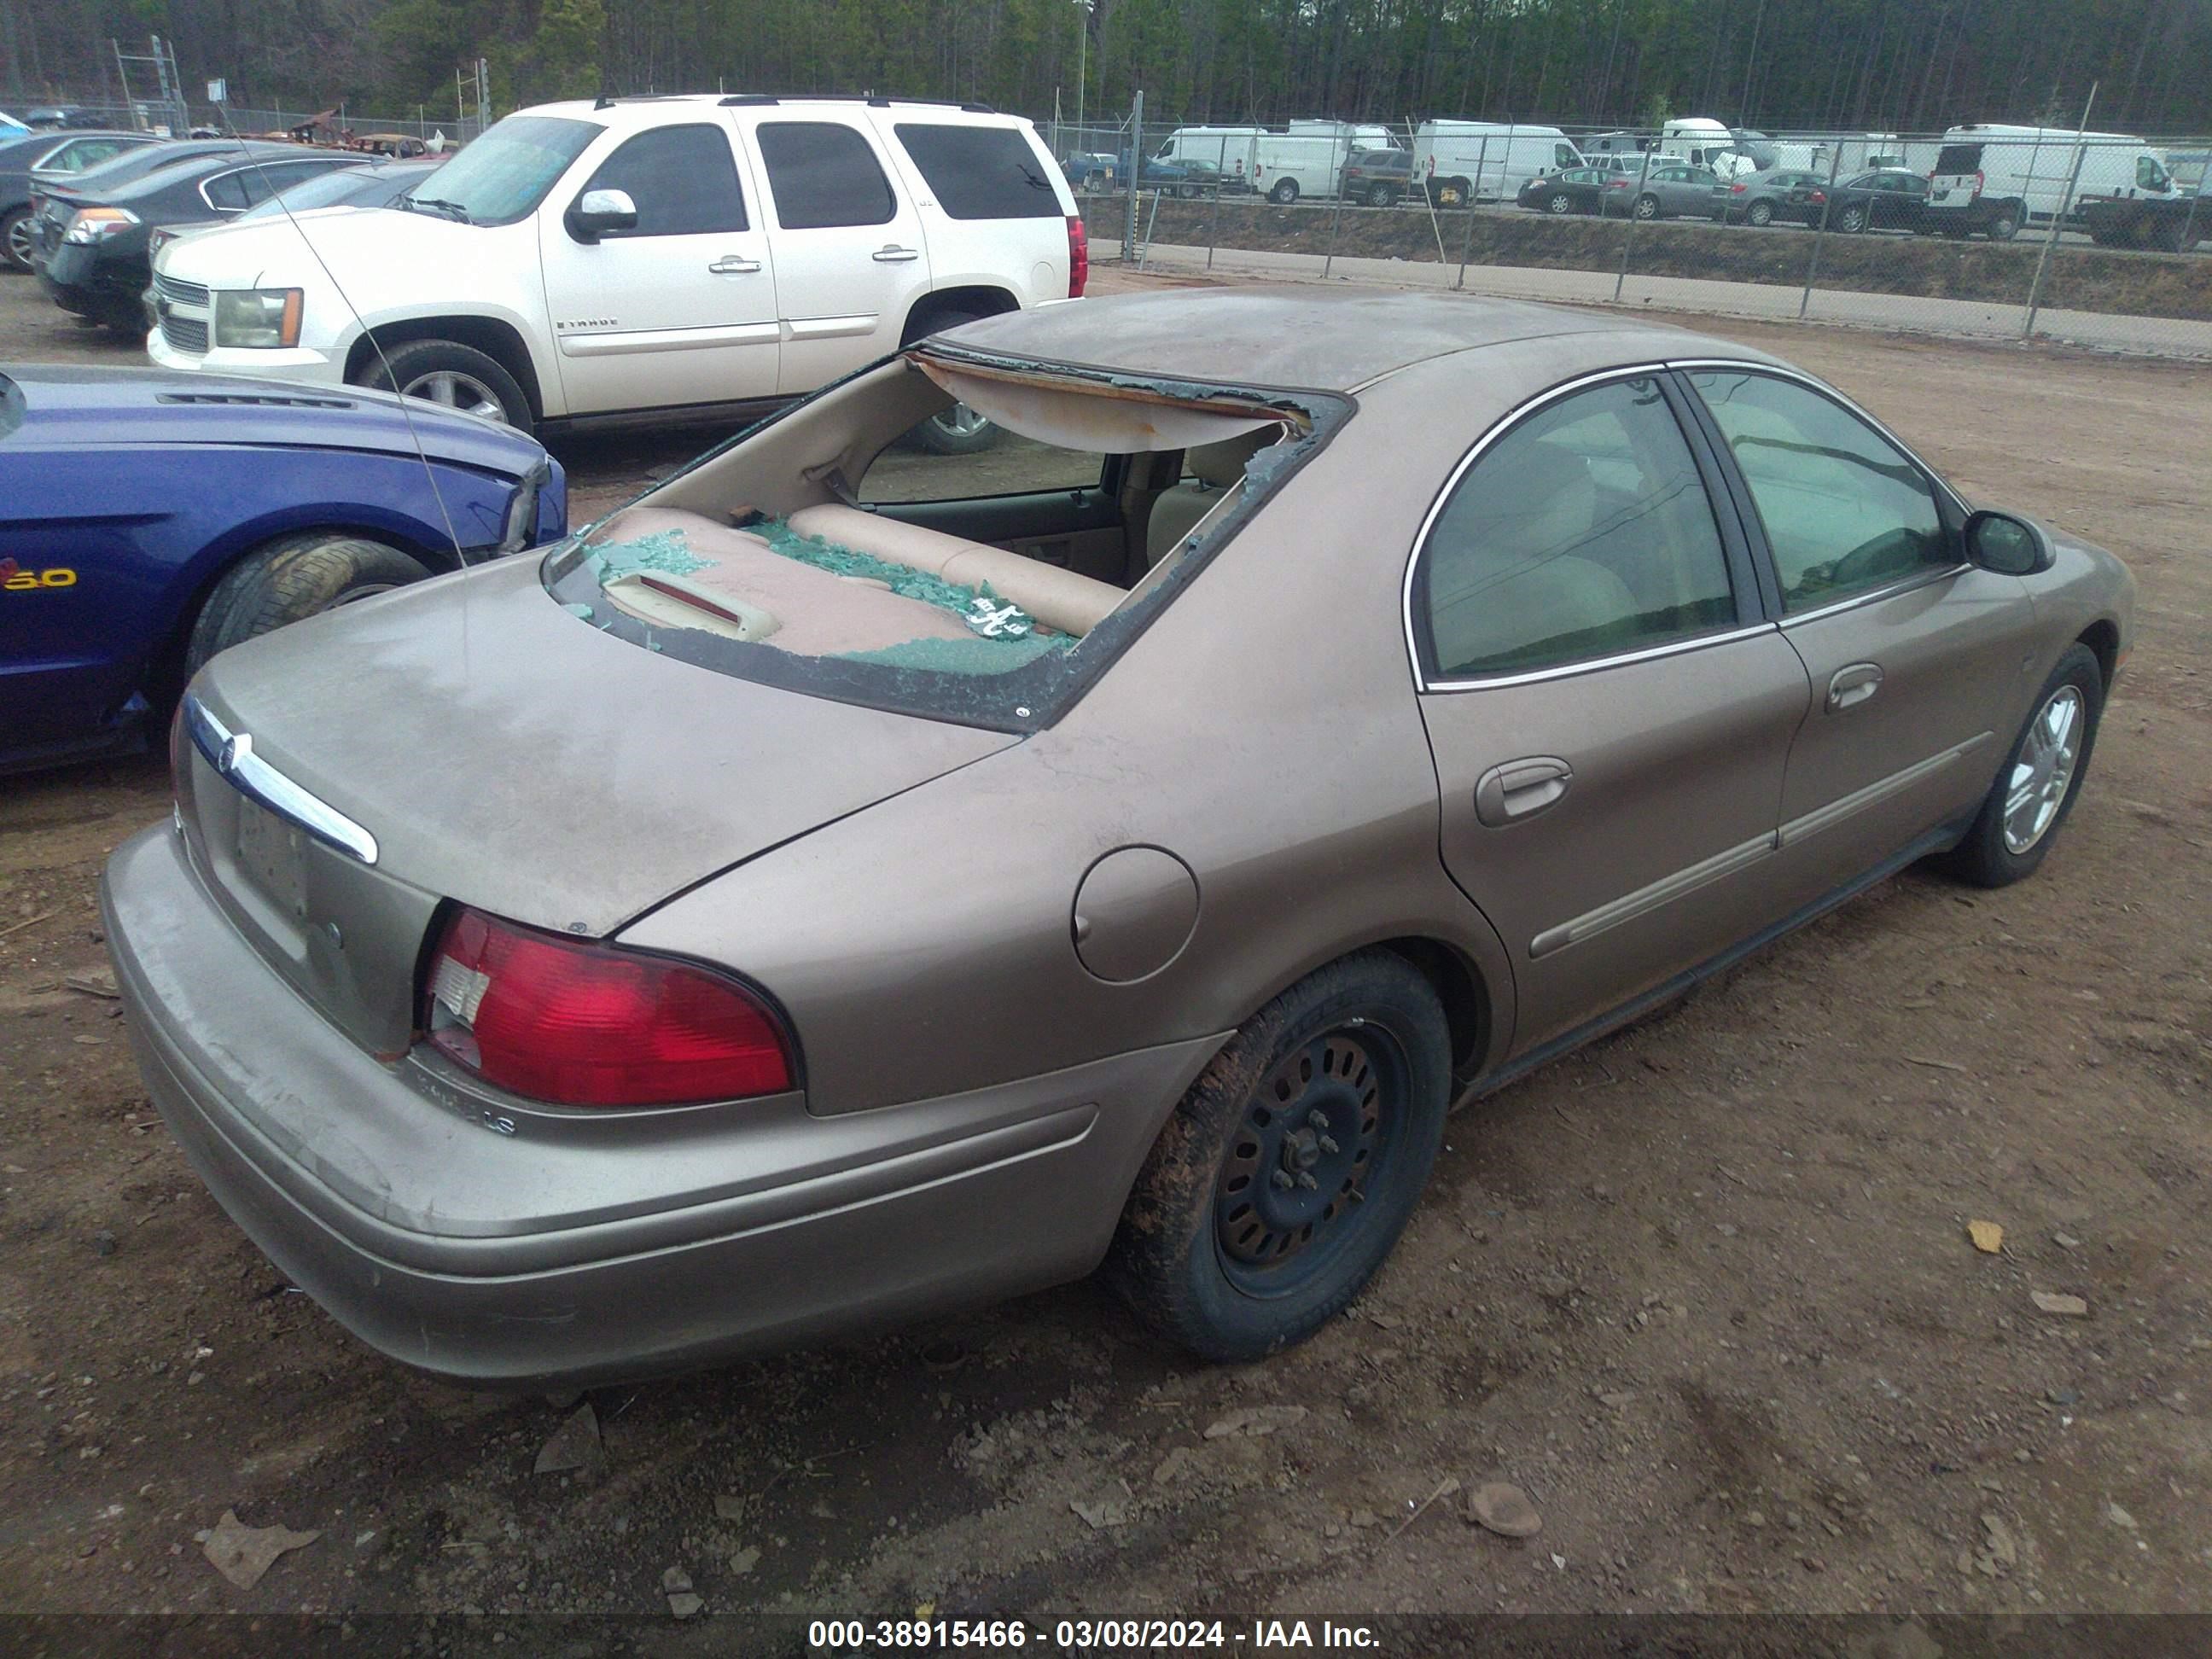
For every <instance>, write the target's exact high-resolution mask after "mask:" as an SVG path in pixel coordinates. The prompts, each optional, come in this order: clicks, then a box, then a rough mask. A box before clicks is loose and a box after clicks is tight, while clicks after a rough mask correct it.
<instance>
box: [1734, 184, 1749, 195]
mask: <svg viewBox="0 0 2212 1659" xmlns="http://www.w3.org/2000/svg"><path fill="white" fill-rule="evenodd" d="M1750 188H1751V186H1750V185H1729V195H1731V196H1741V195H1742V194H1743V193H1744V192H1745V191H1747V190H1749V189H1750Z"/></svg>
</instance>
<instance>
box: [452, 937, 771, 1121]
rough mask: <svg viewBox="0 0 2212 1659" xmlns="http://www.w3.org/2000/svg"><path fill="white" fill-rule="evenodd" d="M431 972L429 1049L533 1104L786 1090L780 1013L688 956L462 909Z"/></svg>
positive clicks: (690, 1098)
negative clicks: (594, 940) (569, 935)
mask: <svg viewBox="0 0 2212 1659" xmlns="http://www.w3.org/2000/svg"><path fill="white" fill-rule="evenodd" d="M428 979H429V983H428V987H427V988H428V995H427V996H426V998H425V1000H424V1007H423V1010H422V1025H423V1029H424V1030H426V1031H427V1032H428V1034H429V1041H430V1045H431V1046H432V1047H433V1048H436V1049H437V1050H438V1052H439V1053H441V1054H444V1055H445V1056H446V1057H447V1059H449V1060H453V1062H454V1063H455V1064H457V1065H459V1066H465V1067H466V1068H467V1069H468V1070H470V1071H471V1072H473V1073H476V1074H477V1076H479V1077H481V1078H483V1079H484V1081H485V1082H487V1083H492V1084H496V1085H498V1086H499V1087H501V1088H502V1089H509V1090H512V1091H513V1092H515V1093H516V1094H519V1095H524V1096H526V1097H529V1098H531V1099H533V1100H542V1101H547V1102H550V1103H553V1104H555V1105H560V1106H675V1105H681V1104H684V1103H693V1102H699V1101H708V1100H735V1099H742V1098H744V1097H748V1096H752V1095H773V1094H781V1093H782V1092H783V1091H785V1090H787V1089H789V1088H790V1087H791V1086H792V1064H791V1056H790V1047H789V1043H788V1042H787V1039H786V1037H785V1036H784V1031H783V1028H782V1025H781V1022H780V1021H779V1020H778V1019H777V1018H776V1016H775V1014H773V1013H771V1012H769V1008H768V1007H767V1006H766V1005H765V1004H764V1003H763V1001H762V1000H760V998H759V997H757V996H756V995H755V994H753V993H752V992H750V991H749V990H747V989H746V988H745V987H744V986H742V985H739V984H738V982H737V981H734V980H731V979H726V978H725V977H723V976H722V975H720V974H716V973H714V972H712V971H710V970H708V969H704V968H701V967H697V966H695V965H694V964H692V963H687V962H677V961H672V960H671V959H669V958H667V957H655V956H648V955H647V954H645V953H644V952H643V951H626V950H623V949H621V948H619V947H617V946H614V945H595V944H586V943H585V942H583V941H581V940H579V939H564V938H562V936H561V935H560V934H558V933H539V932H538V930H537V929H535V928H530V927H517V926H516V925H515V924H514V923H513V922H510V921H501V920H499V918H497V917H496V916H488V915H484V914H483V913H482V912H481V911H477V910H468V909H462V910H456V911H455V912H454V913H453V919H452V920H451V921H448V922H447V924H446V931H445V933H443V934H442V935H441V937H440V939H439V940H438V946H437V949H436V951H435V952H434V953H433V954H432V956H431V958H430V968H429V975H428Z"/></svg>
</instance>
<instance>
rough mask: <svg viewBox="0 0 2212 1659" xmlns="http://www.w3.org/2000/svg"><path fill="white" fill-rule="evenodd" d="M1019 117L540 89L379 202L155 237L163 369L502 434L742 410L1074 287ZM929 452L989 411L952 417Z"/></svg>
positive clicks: (760, 407) (1058, 202)
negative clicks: (332, 392) (386, 401)
mask: <svg viewBox="0 0 2212 1659" xmlns="http://www.w3.org/2000/svg"><path fill="white" fill-rule="evenodd" d="M1088 264H1089V261H1088V254H1087V247H1086V243H1085V237H1084V230H1083V222H1082V220H1081V219H1080V218H1079V216H1077V213H1076V208H1075V201H1074V198H1073V197H1072V196H1071V195H1070V194H1069V193H1068V189H1067V185H1066V180H1065V179H1062V178H1061V176H1060V169H1059V167H1057V166H1056V165H1054V161H1053V160H1052V157H1051V155H1050V154H1049V153H1048V151H1047V150H1046V149H1045V148H1044V145H1043V144H1042V142H1041V141H1040V140H1039V139H1038V137H1037V135H1036V130H1035V129H1034V128H1033V127H1032V126H1031V125H1030V124H1029V123H1028V122H1027V121H1025V120H1022V119H1020V118H1016V117H1013V116H1007V115H1000V114H996V113H994V112H990V111H987V110H985V109H982V108H981V107H980V106H972V105H968V106H960V105H942V104H927V103H908V102H905V101H902V100H892V99H886V98H869V99H860V98H775V97H766V96H753V95H741V96H735V97H726V98H723V97H716V96H714V95H713V94H700V95H695V96H687V97H671V98H652V99H638V100H629V99H605V98H602V99H599V100H596V101H591V100H583V101H575V102H568V103H560V104H546V105H540V106H537V107H535V108H532V109H526V110H523V111H520V112H517V113H515V114H513V115H510V116H508V117H507V118H505V119H504V120H501V121H500V122H498V123H497V124H495V125H494V126H493V127H492V128H491V129H490V130H489V131H487V132H486V133H485V134H484V135H483V137H481V138H478V139H477V141H476V142H475V143H471V144H470V145H468V146H467V147H466V148H465V149H463V150H462V151H461V152H460V154H459V155H456V156H455V157H454V158H453V160H452V161H447V162H446V163H445V164H444V165H443V166H442V167H440V168H439V170H438V171H437V173H435V174H433V175H432V177H431V178H430V179H429V180H428V182H427V183H425V184H424V185H420V186H418V187H417V188H416V190H415V191H412V192H410V194H409V195H408V196H407V197H405V198H404V200H403V202H402V204H401V206H400V207H399V208H398V209H388V208H334V209H330V210H325V211H323V212H320V213H313V214H308V215H305V216H298V217H291V216H287V217H285V218H283V219H281V220H270V221H265V222H259V223H256V224H251V225H243V224H242V225H236V226H231V227H227V228H223V229H221V230H215V231H210V232H207V233H205V234H200V235H196V236H190V237H185V238H183V239H181V240H177V241H174V242H172V243H170V244H169V245H167V246H166V247H164V248H163V249H162V250H161V253H160V254H159V255H158V256H157V258H156V259H155V265H154V303H155V315H156V319H157V325H156V326H155V329H154V330H153V331H152V332H151V333H150V334H149V336H148V337H147V342H146V349H147V354H148V356H150V357H151V358H152V359H153V361H154V362H155V363H157V364H159V365H161V367H163V368H170V369H178V370H185V371H204V372H206V373H209V374H252V375H256V376H258V377H260V378H263V379H270V378H275V379H280V380H295V381H302V382H307V383H310V384H314V385H319V386H337V385H356V386H374V387H380V388H383V389H386V390H390V391H395V392H400V393H402V394H404V395H405V396H409V397H415V398H428V399H429V400H430V401H432V402H434V403H437V404H444V405H447V406H448V407H455V408H459V409H462V410H467V411H469V412H471V413H472V414H476V415H479V416H483V417H485V418H487V419H490V420H495V421H501V422H505V423H507V425H509V426H513V427H516V428H520V429H522V430H524V431H530V430H532V429H535V428H540V427H544V426H550V425H554V424H557V423H560V422H571V421H577V420H582V419H586V418H596V417H600V416H623V417H626V418H627V417H635V416H664V415H667V416H680V417H683V418H692V419H696V418H699V417H701V416H702V415H704V414H711V415H713V416H714V417H715V418H720V416H721V414H722V412H723V411H724V410H728V411H730V412H732V413H744V414H755V413H760V412H764V411H765V410H768V409H771V408H774V407H775V406H776V405H777V404H781V403H783V402H786V401H788V400H789V399H791V398H795V397H798V396H799V395H801V394H804V393H805V392H811V391H813V390H814V389H815V388H817V386H823V385H825V384H827V383H828V382H829V381H831V380H836V379H838V378H840V377H841V376H842V375H845V374H850V373H851V372H852V371H853V370H854V369H856V368H860V367H861V366H862V365H864V364H866V363H868V362H872V361H873V360H875V359H876V358H878V357H881V356H885V355H887V354H888V353H890V352H891V351H894V350H896V349H898V348H899V347H901V346H902V345H906V344H908V343H911V342H913V341H915V340H917V339H919V338H921V337H922V336H924V335H926V334H933V333H935V332H937V331H939V330H941V329H946V328H951V327H953V326H955V325H958V324H961V323H964V322H969V321H973V320H974V319H976V318H979V317H986V316H990V315H992V314H994V313H999V312H1004V311H1014V310H1018V309H1026V308H1028V307H1032V306H1036V305H1038V304H1041V303H1042V302H1044V301H1048V300H1065V299H1069V298H1073V297H1075V296H1077V295H1080V294H1081V293H1082V292H1083V287H1084V282H1085V276H1086V275H1087V273H1088ZM916 436H917V439H918V441H921V443H923V444H924V445H925V446H927V447H935V448H940V449H943V450H945V451H946V452H948V453H955V452H957V451H959V450H962V449H964V448H975V447H982V445H984V444H987V443H988V442H990V441H991V440H992V436H993V433H992V430H991V428H989V427H987V425H984V424H983V423H981V422H975V421H974V420H973V419H972V418H967V417H965V411H961V410H952V411H948V413H947V416H944V417H939V420H938V422H937V423H936V424H934V425H933V424H930V423H927V422H926V423H925V425H924V428H921V429H918V431H917V434H916Z"/></svg>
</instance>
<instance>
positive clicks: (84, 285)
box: [39, 242, 146, 322]
mask: <svg viewBox="0 0 2212 1659" xmlns="http://www.w3.org/2000/svg"><path fill="white" fill-rule="evenodd" d="M39 283H40V286H41V287H43V288H44V289H46V294H47V296H48V297H49V298H51V299H52V301H53V302H54V303H55V304H56V305H58V306H59V307H61V308H62V309H63V310H64V311H71V312H75V313H76V314H77V315H78V316H80V317H97V318H99V319H101V320H102V321H120V322H128V321H131V320H132V319H135V318H136V317H137V314H138V294H139V291H140V290H141V289H143V288H144V287H145V285H146V277H145V273H144V272H143V270H142V271H139V272H137V274H136V276H134V275H133V273H132V272H131V270H130V268H129V267H128V266H127V265H126V264H125V263H124V262H122V261H120V260H106V259H102V258H100V252H99V250H98V249H96V248H90V247H83V246H78V245H76V244H75V243H70V242H64V243H63V244H62V245H61V246H59V247H57V248H55V249H54V250H53V251H52V252H51V253H49V254H48V255H47V256H46V263H45V264H43V265H41V266H40V267H39Z"/></svg>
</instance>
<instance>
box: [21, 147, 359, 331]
mask: <svg viewBox="0 0 2212 1659" xmlns="http://www.w3.org/2000/svg"><path fill="white" fill-rule="evenodd" d="M355 159H356V158H354V157H353V156H350V155H346V154H344V153H343V151H334V150H311V149H297V148H295V149H290V150H289V151H287V152H286V153H284V154H281V155H268V156H259V155H239V154H237V153H236V152H235V151H234V150H231V151H219V152H217V153H216V154H213V155H203V156H200V157H198V158H197V160H193V161H185V162H184V163H183V164H181V165H179V166H177V167H163V168H161V169H160V170H159V171H157V172H154V173H148V174H147V175H146V176H145V177H143V178H142V179H132V180H131V182H129V183H128V184H124V185H115V186H113V187H112V188H109V189H103V190H97V191H95V190H94V189H92V188H91V187H90V185H89V182H88V183H87V186H86V188H84V189H82V190H81V191H78V193H77V195H76V199H75V200H74V202H73V203H72V204H71V212H70V218H69V221H68V222H67V223H66V224H65V225H64V227H63V229H62V236H61V242H60V244H59V246H55V247H52V248H51V249H49V250H48V251H47V253H46V258H45V260H44V261H43V262H42V263H40V265H39V267H38V270H39V281H40V283H41V285H43V286H44V287H45V289H46V293H47V295H49V297H51V298H52V301H53V302H54V303H55V304H56V305H58V306H59V307H61V308H62V309H63V310H64V311H70V312H75V313H76V314H77V315H78V316H80V317H87V318H90V319H92V320H94V322H100V323H105V324H106V325H107V326H108V327H110V328H115V329H122V330H125V331H129V332H131V333H136V332H137V331H138V330H139V329H140V328H142V327H143V325H144V323H145V316H144V312H143V306H142V301H141V296H142V295H143V294H144V293H145V291H146V285H147V283H148V282H149V280H150V278H151V276H152V275H153V270H152V265H151V264H150V256H149V253H148V252H147V243H148V241H149V239H150V238H151V236H152V234H153V232H154V230H155V228H156V227H157V226H158V227H162V228H168V229H171V230H173V229H176V228H179V226H190V225H207V224H219V223H221V222H223V221H224V220H227V219H234V218H236V217H237V216H239V215H240V214H241V213H243V212H245V211H246V209H248V208H250V207H252V206H253V205H255V204H257V203H260V202H265V201H267V200H268V199H269V198H270V197H271V196H273V195H275V194H276V192H277V191H281V190H283V189H285V188H286V187H288V186H289V185H297V184H303V183H305V182H306V181H307V180H308V179H313V178H318V177H319V176H321V175H322V174H324V173H334V172H336V171H337V169H339V168H340V167H348V166H350V165H352V164H353V162H354V161H355Z"/></svg>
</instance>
